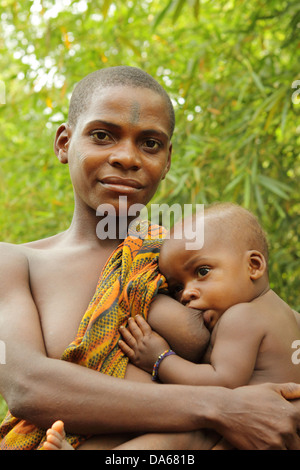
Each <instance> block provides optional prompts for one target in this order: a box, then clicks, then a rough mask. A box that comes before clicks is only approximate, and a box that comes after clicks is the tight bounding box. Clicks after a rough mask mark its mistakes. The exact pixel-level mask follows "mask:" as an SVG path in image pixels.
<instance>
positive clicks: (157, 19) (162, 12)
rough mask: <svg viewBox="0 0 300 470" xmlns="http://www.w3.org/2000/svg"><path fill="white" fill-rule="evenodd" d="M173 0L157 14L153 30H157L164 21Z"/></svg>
mask: <svg viewBox="0 0 300 470" xmlns="http://www.w3.org/2000/svg"><path fill="white" fill-rule="evenodd" d="M172 4H173V0H170V1H169V3H168V4H167V5H166V7H165V8H164V9H163V10H162V11H161V12H160V13H159V14H158V15H157V17H156V19H155V20H154V23H153V30H154V31H155V30H156V28H157V27H158V26H159V24H160V23H161V22H162V21H163V19H164V17H165V16H166V14H167V13H168V11H169V10H170V8H171V7H172Z"/></svg>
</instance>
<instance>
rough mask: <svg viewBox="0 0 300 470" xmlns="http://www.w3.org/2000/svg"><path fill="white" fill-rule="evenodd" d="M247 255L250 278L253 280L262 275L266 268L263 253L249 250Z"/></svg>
mask: <svg viewBox="0 0 300 470" xmlns="http://www.w3.org/2000/svg"><path fill="white" fill-rule="evenodd" d="M247 255H248V268H249V275H250V279H252V280H253V281H255V280H256V279H259V278H261V277H262V276H263V275H264V273H265V272H266V269H267V263H266V260H265V257H264V255H263V254H262V253H261V252H260V251H256V250H250V251H248V253H247Z"/></svg>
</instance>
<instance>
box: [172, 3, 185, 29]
mask: <svg viewBox="0 0 300 470" xmlns="http://www.w3.org/2000/svg"><path fill="white" fill-rule="evenodd" d="M174 3H175V2H174ZM185 3H186V0H177V5H176V9H175V12H174V15H173V24H174V23H176V21H177V19H178V17H179V15H180V13H181V10H182V9H183V7H184V5H185Z"/></svg>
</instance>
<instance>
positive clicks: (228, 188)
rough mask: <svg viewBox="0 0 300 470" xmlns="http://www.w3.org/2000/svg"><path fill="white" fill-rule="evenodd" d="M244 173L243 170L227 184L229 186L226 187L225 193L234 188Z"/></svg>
mask: <svg viewBox="0 0 300 470" xmlns="http://www.w3.org/2000/svg"><path fill="white" fill-rule="evenodd" d="M244 176H245V175H244V173H243V172H241V173H240V174H239V175H237V176H236V177H235V178H234V179H233V180H232V181H230V183H228V184H227V186H226V187H225V189H224V193H229V192H230V191H231V190H232V189H234V188H235V187H236V186H237V185H238V184H239V183H240V182H241V181H242V179H243V178H244Z"/></svg>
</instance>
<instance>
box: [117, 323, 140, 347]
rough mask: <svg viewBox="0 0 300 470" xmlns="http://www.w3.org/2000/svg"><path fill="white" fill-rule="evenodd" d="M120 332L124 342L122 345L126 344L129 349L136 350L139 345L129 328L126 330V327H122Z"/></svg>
mask: <svg viewBox="0 0 300 470" xmlns="http://www.w3.org/2000/svg"><path fill="white" fill-rule="evenodd" d="M119 331H120V333H121V335H122V338H123V340H124V341H123V342H122V343H124V344H126V345H127V346H128V347H129V348H131V349H134V348H135V347H136V344H137V343H136V340H135V338H134V336H132V334H131V332H130V331H129V330H128V329H127V328H124V326H121V327H120V329H119ZM121 349H122V348H121ZM123 352H125V351H123Z"/></svg>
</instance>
